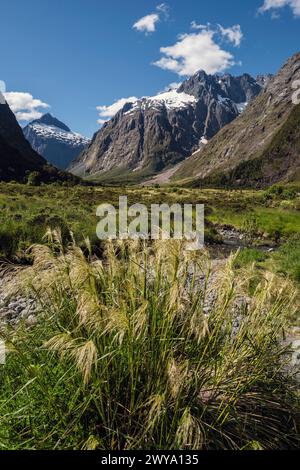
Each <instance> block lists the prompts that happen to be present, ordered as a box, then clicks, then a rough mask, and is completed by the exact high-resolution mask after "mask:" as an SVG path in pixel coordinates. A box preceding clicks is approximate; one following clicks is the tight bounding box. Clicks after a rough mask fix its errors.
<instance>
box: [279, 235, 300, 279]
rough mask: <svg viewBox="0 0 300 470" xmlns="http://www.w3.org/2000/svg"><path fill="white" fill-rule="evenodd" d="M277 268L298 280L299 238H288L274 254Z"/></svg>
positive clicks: (299, 266)
mask: <svg viewBox="0 0 300 470" xmlns="http://www.w3.org/2000/svg"><path fill="white" fill-rule="evenodd" d="M274 260H275V262H276V266H277V270H278V271H279V272H280V273H282V274H284V275H286V276H289V277H290V278H292V279H293V280H294V281H297V282H300V240H290V241H289V242H287V243H286V244H284V245H283V246H282V247H281V248H280V249H279V251H278V252H277V253H276V254H275V255H274Z"/></svg>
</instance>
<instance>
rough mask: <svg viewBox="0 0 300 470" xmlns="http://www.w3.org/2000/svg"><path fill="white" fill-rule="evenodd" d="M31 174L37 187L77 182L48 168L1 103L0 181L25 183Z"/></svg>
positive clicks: (9, 110)
mask: <svg viewBox="0 0 300 470" xmlns="http://www.w3.org/2000/svg"><path fill="white" fill-rule="evenodd" d="M30 173H32V174H33V173H34V179H35V182H36V184H38V183H40V182H45V183H49V182H56V181H66V182H69V183H71V184H73V183H77V182H79V179H78V178H76V177H74V176H73V175H70V174H68V173H66V172H64V171H59V170H58V169H57V168H55V167H53V166H51V165H48V164H47V162H46V160H45V159H44V158H43V157H42V156H41V155H39V154H38V153H37V152H36V151H35V150H33V149H32V147H31V146H30V144H29V142H28V141H27V140H26V139H25V137H24V134H23V132H22V129H21V127H20V126H19V124H18V122H17V120H16V118H15V115H14V113H13V112H12V111H11V109H10V108H9V106H8V104H7V103H6V102H5V103H4V104H1V103H0V181H12V180H13V181H19V182H26V181H27V179H28V176H29V175H30Z"/></svg>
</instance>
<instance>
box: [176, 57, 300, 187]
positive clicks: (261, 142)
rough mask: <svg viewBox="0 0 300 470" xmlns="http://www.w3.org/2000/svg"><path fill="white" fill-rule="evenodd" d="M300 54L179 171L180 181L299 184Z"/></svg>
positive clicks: (193, 182) (218, 183)
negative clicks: (296, 100) (299, 94)
mask: <svg viewBox="0 0 300 470" xmlns="http://www.w3.org/2000/svg"><path fill="white" fill-rule="evenodd" d="M297 80H300V53H297V54H295V55H294V56H293V57H291V58H290V59H289V60H288V61H287V63H286V64H285V65H284V66H283V67H282V69H281V70H280V71H279V73H278V74H277V75H276V76H274V77H272V78H271V79H269V80H267V84H266V87H265V88H264V90H263V91H262V93H260V95H259V96H258V97H257V98H256V99H255V100H254V101H253V102H252V103H250V104H249V106H247V109H246V110H245V111H244V113H243V114H242V115H241V116H240V117H238V118H237V119H236V120H234V121H233V122H232V123H231V124H229V125H228V126H226V127H224V128H223V129H222V130H221V131H220V132H219V133H218V134H217V135H216V136H215V137H214V138H213V139H212V140H211V141H210V142H209V144H208V145H207V146H205V148H203V149H201V150H200V151H198V152H196V153H195V154H194V155H192V156H191V157H190V158H189V159H187V160H186V161H185V162H183V163H182V164H181V165H180V166H179V168H177V169H176V172H175V174H174V175H173V178H174V179H175V180H183V179H185V180H186V181H189V182H190V183H191V184H193V185H195V186H207V185H210V186H224V185H229V186H231V187H232V186H233V185H235V186H258V187H261V186H267V185H271V184H273V183H276V182H278V181H283V182H284V181H286V182H287V181H294V180H300V105H295V104H293V102H292V95H293V93H294V90H293V88H292V84H293V83H294V82H296V81H297Z"/></svg>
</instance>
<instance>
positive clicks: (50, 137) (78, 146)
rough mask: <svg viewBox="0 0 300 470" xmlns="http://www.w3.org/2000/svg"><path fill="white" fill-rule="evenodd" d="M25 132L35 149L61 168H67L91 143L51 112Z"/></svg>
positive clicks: (34, 122) (29, 125)
mask: <svg viewBox="0 0 300 470" xmlns="http://www.w3.org/2000/svg"><path fill="white" fill-rule="evenodd" d="M23 133H24V135H25V137H26V139H27V140H28V141H29V143H30V144H31V146H32V148H33V149H34V150H36V151H37V152H38V153H39V154H40V155H42V156H43V157H44V158H45V159H46V160H47V161H48V162H49V163H51V164H52V165H54V166H56V167H57V168H61V169H65V168H67V166H68V165H69V164H70V162H71V161H72V160H74V159H75V158H76V157H77V156H78V155H79V154H80V153H81V152H82V150H84V149H85V148H86V147H87V145H88V144H89V143H90V140H89V139H87V138H86V137H83V136H82V135H80V134H77V133H75V132H72V131H71V130H70V129H69V127H67V126H66V125H65V124H64V123H62V122H61V121H59V120H58V119H56V118H55V117H53V116H51V114H49V113H48V114H45V115H44V116H42V117H41V118H40V119H37V120H35V121H32V122H31V123H30V124H28V125H27V126H26V127H25V128H24V129H23Z"/></svg>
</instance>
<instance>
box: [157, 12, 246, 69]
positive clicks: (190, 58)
mask: <svg viewBox="0 0 300 470" xmlns="http://www.w3.org/2000/svg"><path fill="white" fill-rule="evenodd" d="M191 27H192V28H193V29H196V30H197V32H193V33H188V34H181V35H180V36H179V38H178V41H177V42H176V43H175V44H173V45H172V46H168V47H161V48H160V52H161V53H162V54H163V57H162V58H161V59H159V60H158V61H156V62H154V65H156V66H158V67H160V68H162V69H165V70H170V71H172V72H175V73H177V74H178V75H180V76H185V75H192V74H194V73H195V72H197V70H200V69H203V70H205V71H206V72H207V73H210V74H213V73H216V72H223V71H224V70H226V69H228V68H229V67H232V66H233V65H235V63H236V62H235V60H234V56H233V55H232V53H231V52H228V51H226V50H224V49H223V48H222V46H221V43H222V42H224V40H226V41H228V42H230V43H232V44H233V46H239V45H240V43H241V40H242V38H243V33H242V31H241V27H240V26H239V25H235V26H232V27H231V28H224V27H223V26H221V25H218V26H217V27H216V28H212V27H211V25H210V24H207V25H201V24H197V23H196V22H195V21H194V22H192V24H191Z"/></svg>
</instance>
